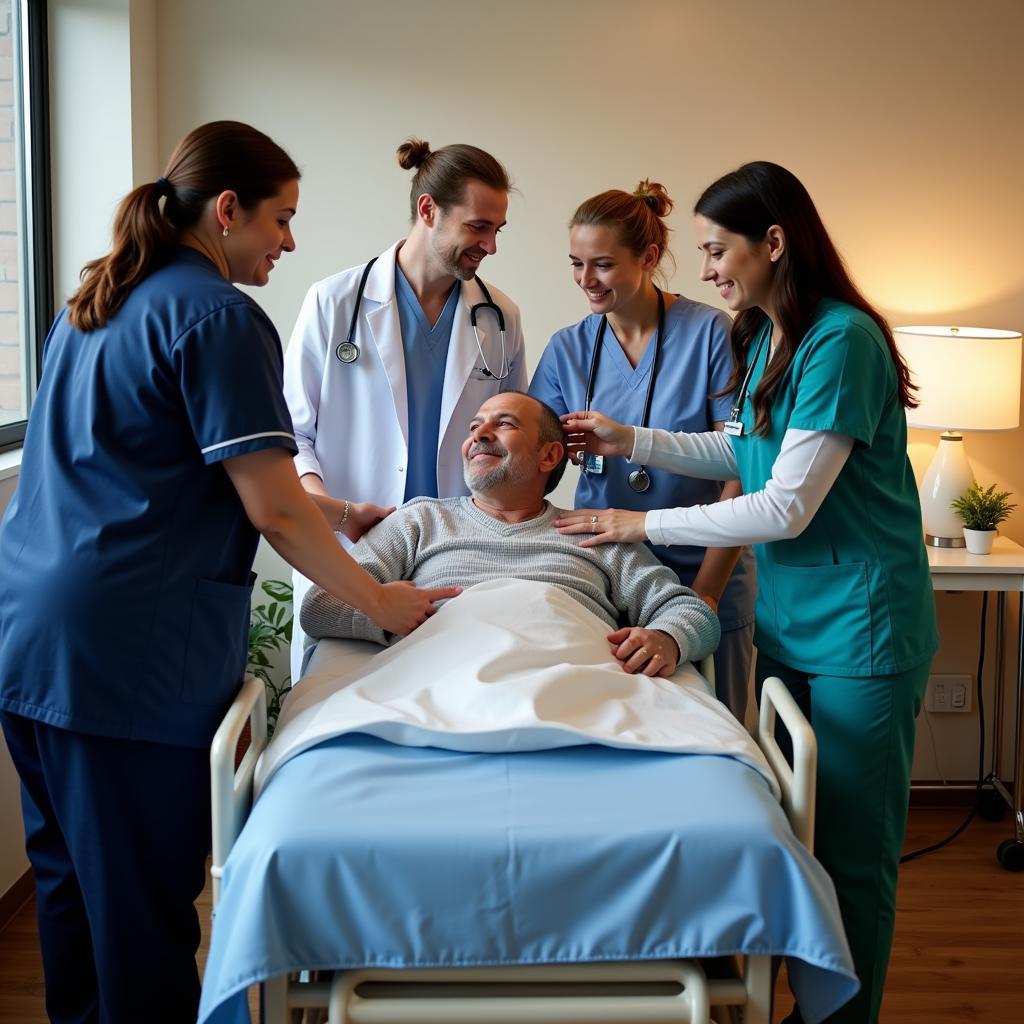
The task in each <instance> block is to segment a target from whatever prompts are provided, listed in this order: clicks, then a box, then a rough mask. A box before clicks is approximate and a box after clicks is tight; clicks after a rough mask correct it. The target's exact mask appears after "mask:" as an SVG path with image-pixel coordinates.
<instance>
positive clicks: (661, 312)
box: [584, 288, 665, 494]
mask: <svg viewBox="0 0 1024 1024" xmlns="http://www.w3.org/2000/svg"><path fill="white" fill-rule="evenodd" d="M654 290H655V291H656V292H657V293H658V333H657V334H655V336H654V356H653V358H652V359H651V375H650V377H648V378H647V397H646V398H645V399H644V415H643V419H642V420H641V421H640V426H641V427H646V426H647V423H648V421H649V420H650V418H651V402H652V400H653V398H654V380H655V377H657V375H658V357H659V356H660V355H661V340H662V338H663V337H664V336H665V296H664V294H662V291H661V289H660V288H655V289H654ZM607 328H608V317H607V316H602V317H601V323H600V326H599V327H598V328H597V338H596V339H595V341H594V352H593V355H591V357H590V376H589V377H588V378H587V395H586V399H585V403H584V409H585V410H586V411H587V412H590V403H591V402H592V401H593V399H594V384H595V382H596V381H597V364H598V362H599V361H600V359H601V346H602V343H603V342H604V332H605V330H607ZM626 483H628V484H629V486H630V487H631V488H632V489H633V490H634V491H636V492H637V493H640V494H642V493H643V492H644V491H646V490H647V489H648V488H649V487H650V486H651V474H650V473H648V472H647V467H646V466H641V467H640V468H639V469H634V470H633V472H632V473H630V474H629V476H628V477H627V478H626Z"/></svg>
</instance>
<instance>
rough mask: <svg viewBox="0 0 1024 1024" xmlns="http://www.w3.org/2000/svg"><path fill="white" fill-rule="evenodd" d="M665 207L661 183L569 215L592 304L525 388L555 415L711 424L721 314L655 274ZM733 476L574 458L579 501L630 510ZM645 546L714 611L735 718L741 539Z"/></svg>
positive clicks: (711, 492) (662, 248)
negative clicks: (588, 413) (593, 412)
mask: <svg viewBox="0 0 1024 1024" xmlns="http://www.w3.org/2000/svg"><path fill="white" fill-rule="evenodd" d="M671 209H672V201H671V199H669V197H668V194H667V193H666V191H665V189H664V187H663V186H662V185H659V184H656V183H652V182H649V181H642V182H641V183H640V184H639V185H638V186H637V188H636V190H635V191H634V192H632V193H629V192H624V191H621V190H619V189H611V190H609V191H607V192H602V193H600V194H599V195H596V196H593V197H591V198H590V199H587V200H586V201H585V202H583V203H582V204H581V205H580V207H579V208H578V209H577V210H576V212H575V213H574V214H573V217H572V220H571V221H570V222H569V262H570V263H571V265H572V268H573V278H574V280H575V281H576V284H577V285H578V286H579V287H580V288H581V289H582V291H583V293H584V295H586V297H587V301H588V303H589V304H590V310H591V314H590V316H587V317H585V318H584V319H583V320H580V321H579V323H576V324H573V325H572V326H571V327H565V328H563V329H562V330H560V331H558V332H557V333H556V334H555V335H554V336H553V337H552V339H551V341H550V343H549V344H548V346H547V348H546V349H545V350H544V354H543V355H542V356H541V360H540V364H539V365H538V367H537V371H536V373H535V374H534V376H533V381H532V382H531V384H530V394H532V395H534V396H535V397H537V398H539V399H541V400H542V401H544V402H547V404H548V405H550V406H551V408H553V409H554V410H555V411H556V412H558V413H559V415H564V414H565V413H567V412H569V411H570V410H573V409H584V408H594V409H601V410H602V411H603V412H605V413H606V414H608V415H610V416H614V417H616V418H617V419H620V420H625V421H626V422H643V423H644V424H645V425H646V426H649V427H660V428H663V429H665V430H685V431H702V430H721V429H722V426H723V423H724V421H725V420H726V419H727V418H728V415H729V408H730V399H729V398H728V397H724V398H723V397H717V398H716V397H713V396H714V395H715V393H717V392H722V390H723V389H724V388H725V386H726V384H727V383H728V381H729V378H730V376H731V375H732V353H731V351H730V349H729V326H730V321H729V318H728V317H727V316H726V315H725V314H724V313H722V312H721V311H720V310H717V309H714V308H713V307H712V306H708V305H705V304H704V303H703V302H694V301H693V300H692V299H687V298H684V297H683V296H681V295H673V294H672V293H671V292H665V291H662V290H661V289H659V288H658V287H657V285H656V284H655V278H656V277H657V276H658V273H659V268H660V267H661V265H662V262H663V260H664V258H665V255H666V253H667V252H668V226H667V225H666V224H665V221H664V218H665V217H666V216H667V215H668V213H669V212H670V211H671ZM739 493H740V487H739V484H738V483H737V482H736V481H730V482H728V483H726V484H724V485H723V484H721V483H718V482H716V481H713V480H695V479H693V478H691V477H685V476H678V475H677V474H674V473H671V472H664V471H662V472H656V471H654V470H653V469H651V468H650V467H647V468H644V469H641V467H638V466H631V465H629V463H628V462H627V460H626V459H625V458H623V457H621V456H609V457H606V458H603V459H601V458H590V459H587V460H585V462H584V463H583V465H582V466H581V473H580V478H579V483H578V484H577V487H576V499H575V505H576V507H577V508H605V507H608V506H611V507H615V508H626V509H633V510H643V511H646V510H647V509H654V508H666V507H673V506H687V505H703V504H707V503H709V502H715V501H718V500H719V499H720V498H731V497H735V496H736V495H737V494H739ZM652 550H653V552H654V554H655V555H657V556H658V558H659V559H661V561H662V562H664V563H665V564H666V565H667V566H669V568H671V569H673V570H674V571H675V572H676V574H677V575H678V576H679V578H680V580H682V582H683V583H685V584H686V585H687V586H690V587H692V588H693V589H694V590H696V591H697V593H698V594H700V595H701V596H702V597H704V599H705V600H706V601H708V602H709V603H710V604H711V605H712V606H713V607H715V608H716V610H717V612H718V617H719V620H720V621H721V624H722V642H721V644H720V645H719V647H718V650H717V652H716V653H715V687H716V690H717V692H718V697H719V699H720V700H722V701H723V702H724V703H725V704H726V705H727V706H728V707H729V709H730V710H731V711H732V712H733V714H734V715H735V716H736V717H737V718H738V719H739V720H740V721H741V722H742V721H743V719H744V716H745V713H746V707H747V690H748V682H749V676H750V662H751V653H752V640H753V632H754V598H755V595H756V589H757V587H756V577H755V571H754V559H753V555H752V554H751V551H750V549H749V548H743V547H738V546H735V545H729V546H726V547H719V546H713V547H708V548H705V547H704V546H701V545H697V544H677V545H674V546H668V545H664V544H655V545H652Z"/></svg>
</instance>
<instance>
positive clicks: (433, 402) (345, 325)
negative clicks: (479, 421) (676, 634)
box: [284, 139, 527, 680]
mask: <svg viewBox="0 0 1024 1024" xmlns="http://www.w3.org/2000/svg"><path fill="white" fill-rule="evenodd" d="M398 161H399V163H400V164H401V166H402V167H404V168H406V169H410V170H411V169H413V168H415V169H416V171H415V174H414V176H413V182H412V192H411V195H410V206H411V212H412V228H411V230H410V232H409V235H408V237H407V238H405V239H403V240H401V241H399V242H396V243H395V244H394V245H392V246H391V247H390V248H389V249H387V250H386V251H385V252H383V253H381V254H380V256H379V257H377V258H376V259H375V260H372V261H370V264H365V263H364V264H361V265H359V266H356V267H353V268H351V269H349V270H344V271H342V272H341V273H339V274H335V275H333V276H332V277H328V278H326V279H325V280H323V281H320V282H318V283H317V284H314V285H313V287H312V288H310V290H309V292H308V293H307V295H306V299H305V301H304V302H303V304H302V309H301V311H300V313H299V317H298V321H297V322H296V325H295V329H294V331H293V332H292V337H291V341H290V342H289V345H288V348H287V351H286V353H285V367H284V388H285V397H286V399H287V401H288V407H289V409H290V411H291V415H292V421H293V424H294V428H295V440H296V443H297V445H298V449H299V451H298V454H297V455H296V456H295V464H296V469H297V470H298V473H299V476H300V477H301V479H302V484H303V486H304V487H305V488H306V490H307V491H308V492H309V493H310V494H311V495H312V496H313V498H314V500H315V501H316V502H317V504H318V505H319V507H320V508H321V510H322V511H323V513H324V515H325V516H326V517H327V519H328V521H329V522H331V524H332V525H333V526H334V527H335V530H336V531H337V532H338V534H339V535H340V537H341V540H342V543H345V544H346V545H347V544H348V543H349V541H350V538H349V537H348V536H347V534H348V533H351V534H352V535H353V536H358V535H359V534H360V533H361V532H362V530H363V529H365V528H367V527H368V526H369V525H372V523H373V522H374V521H376V520H378V519H380V518H382V517H383V516H384V515H387V514H388V513H389V512H390V511H391V510H392V509H393V508H394V507H395V506H397V505H400V504H402V502H404V501H407V500H409V499H411V498H413V497H418V496H420V495H427V496H429V497H438V498H446V497H453V496H456V495H460V494H466V493H468V492H467V490H466V485H465V482H464V480H463V477H462V455H461V445H462V441H463V439H464V437H465V434H466V430H467V428H468V425H469V421H470V420H471V419H472V418H473V416H474V415H475V414H476V410H477V409H478V408H479V407H480V405H481V404H482V403H483V402H484V401H486V400H487V399H488V398H490V397H491V396H492V395H495V394H497V393H498V392H499V391H505V390H517V391H523V390H525V389H526V386H527V375H526V364H525V348H524V342H523V332H522V326H521V318H520V314H519V309H518V308H517V307H516V305H515V304H514V303H513V302H512V301H511V300H510V299H509V298H508V296H506V295H505V294H503V293H502V292H500V291H499V290H498V289H497V288H494V287H493V286H491V285H488V284H486V283H484V282H482V281H480V280H479V278H477V276H476V271H477V269H478V267H479V266H480V263H481V262H482V261H483V259H484V257H486V256H487V255H489V254H491V253H494V252H495V251H496V250H497V235H498V232H499V231H500V230H501V228H502V227H503V226H504V224H505V215H506V212H507V210H508V192H509V189H510V188H511V183H510V181H509V178H508V174H507V172H506V171H505V169H504V167H502V165H501V164H500V163H499V162H498V161H497V160H495V159H494V157H492V156H491V155H490V154H489V153H485V152H484V151H483V150H481V149H478V148H477V147H475V146H466V145H453V146H445V147H444V148H443V149H439V150H437V151H433V152H432V151H431V150H430V147H429V145H428V144H427V143H426V142H421V141H418V140H415V139H412V140H409V141H408V142H406V143H403V145H402V146H400V147H399V149H398ZM371 264H372V265H371ZM481 304H482V305H481ZM474 325H475V326H474ZM294 582H295V607H296V608H298V607H299V605H300V604H301V602H302V597H303V595H304V594H305V592H306V590H307V589H308V587H309V582H308V580H307V579H306V578H305V577H304V576H302V575H300V574H299V573H296V574H295V577H294ZM294 630H295V632H294V635H293V639H292V656H291V669H292V679H293V680H298V678H299V676H300V675H301V674H302V667H303V653H304V645H305V637H304V635H303V633H302V632H301V630H300V629H299V626H298V622H297V621H296V623H295V626H294Z"/></svg>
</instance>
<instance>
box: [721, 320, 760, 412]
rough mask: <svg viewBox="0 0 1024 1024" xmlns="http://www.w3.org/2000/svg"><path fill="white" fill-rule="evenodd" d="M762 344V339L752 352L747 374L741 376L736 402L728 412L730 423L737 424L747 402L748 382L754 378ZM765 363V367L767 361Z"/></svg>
mask: <svg viewBox="0 0 1024 1024" xmlns="http://www.w3.org/2000/svg"><path fill="white" fill-rule="evenodd" d="M764 342H765V339H764V338H762V339H761V340H760V342H759V343H758V346H757V351H755V352H754V357H753V358H752V359H751V360H750V363H749V364H748V366H747V372H746V373H745V374H744V375H743V383H742V384H740V389H739V391H738V392H737V393H736V401H735V403H734V404H733V407H732V409H731V410H730V412H729V420H730V422H731V423H736V424H739V421H740V413H741V412H742V411H743V405H744V403H745V402H746V400H747V391H748V390H749V389H750V380H751V378H752V377H753V376H754V367H755V366H757V361H758V359H760V358H761V349H762V348H763V347H764ZM765 363H766V365H767V360H766V361H765Z"/></svg>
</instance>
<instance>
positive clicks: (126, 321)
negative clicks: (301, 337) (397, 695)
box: [0, 247, 297, 746]
mask: <svg viewBox="0 0 1024 1024" xmlns="http://www.w3.org/2000/svg"><path fill="white" fill-rule="evenodd" d="M281 379H282V356H281V344H280V340H279V339H278V336H277V332H276V331H275V330H274V327H273V325H272V324H271V322H270V320H269V319H268V318H267V316H266V314H265V313H264V312H263V311H262V310H261V309H260V308H259V306H258V305H257V304H256V303H255V302H253V300H252V299H250V298H249V297H248V296H246V295H244V294H243V293H242V292H240V291H239V290H238V289H237V288H235V287H233V286H232V285H231V284H230V283H229V282H227V281H225V280H224V278H223V277H221V275H220V273H219V272H218V271H217V269H216V267H215V266H214V265H213V263H211V262H210V260H208V259H207V258H206V257H205V256H203V255H201V254H200V253H198V252H196V251H194V250H192V249H188V248H184V247H183V248H181V249H179V250H178V251H177V252H176V254H175V255H174V257H173V258H172V259H171V261H170V262H169V263H168V264H167V265H165V266H164V267H162V268H161V269H159V270H157V271H156V272H154V273H153V274H151V275H150V276H149V277H148V278H146V279H145V280H144V281H142V283H141V284H139V285H138V286H137V287H136V288H135V289H134V290H133V291H132V292H131V293H130V294H129V296H128V298H127V300H126V301H125V303H124V305H123V306H122V307H121V309H120V310H118V312H117V313H116V314H115V316H114V317H112V318H111V320H110V321H109V322H108V323H107V324H106V326H105V327H103V328H101V329H100V330H97V331H93V332H90V333H87V334H85V333H82V332H80V331H77V330H75V329H74V328H73V327H72V326H71V325H70V323H69V321H68V317H67V311H66V310H64V311H63V312H62V313H61V314H60V315H59V316H58V317H57V320H56V322H55V323H54V325H53V327H52V328H51V329H50V334H49V336H48V338H47V340H46V345H45V348H44V350H43V374H42V381H41V384H40V388H39V393H38V394H37V396H36V399H35V402H34V403H33V406H32V413H31V416H30V417H29V423H28V431H27V433H26V436H25V450H24V456H23V460H22V466H21V473H20V477H19V481H18V488H17V491H16V493H15V495H14V497H13V499H12V500H11V503H10V505H9V506H8V509H7V513H6V515H5V516H4V520H3V523H2V525H0V708H3V710H5V711H8V712H12V713H14V714H18V715H23V716H26V717H29V718H33V719H36V720H38V721H41V722H45V723H48V724H50V725H54V726H59V727H62V728H66V729H72V730H76V731H79V732H84V733H91V734H94V735H100V736H109V737H123V738H130V739H140V740H152V741H157V742H164V743H171V744H177V745H182V746H206V745H207V744H208V743H209V741H210V739H211V737H212V735H213V732H214V731H215V729H216V727H217V724H218V722H219V720H220V718H221V717H222V715H223V713H224V711H225V710H226V708H227V706H228V704H229V703H230V701H231V699H232V697H233V695H234V693H235V692H236V690H237V688H238V686H239V684H240V682H241V679H242V676H243V673H244V669H245V661H246V652H247V637H248V625H249V597H250V593H251V590H252V580H253V577H252V574H251V572H250V570H251V568H252V561H253V558H254V556H255V553H256V544H257V541H258V539H259V535H258V534H257V532H256V530H255V529H254V528H253V526H252V525H251V524H250V523H249V520H248V518H247V516H246V514H245V510H244V508H243V506H242V502H241V501H240V499H239V497H238V495H237V493H236V491H235V489H234V487H233V486H232V484H231V481H230V479H229V478H228V475H227V473H226V472H225V471H224V468H223V467H222V466H221V465H220V463H221V461H222V460H224V459H226V458H230V457H232V456H236V455H243V454H245V453H248V452H254V451H259V450H260V449H265V448H278V447H281V448H285V449H287V450H288V451H290V452H292V453H294V452H295V451H296V450H297V449H296V445H295V441H294V437H293V434H292V424H291V417H290V416H289V413H288V407H287V405H286V404H285V401H284V396H283V393H282V390H281Z"/></svg>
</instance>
